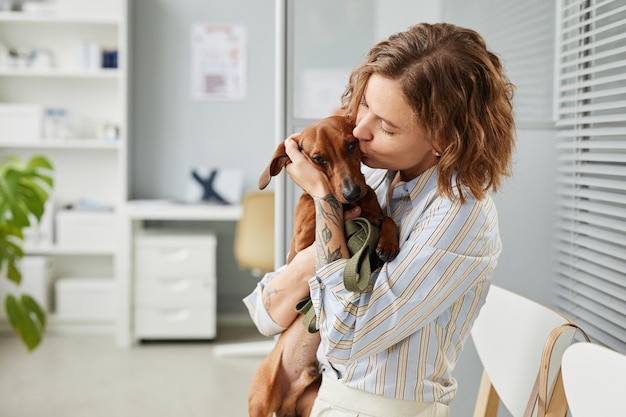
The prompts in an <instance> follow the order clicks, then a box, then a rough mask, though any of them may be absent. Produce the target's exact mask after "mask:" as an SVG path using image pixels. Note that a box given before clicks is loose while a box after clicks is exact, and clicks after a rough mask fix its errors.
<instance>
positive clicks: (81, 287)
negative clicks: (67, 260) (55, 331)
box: [55, 277, 117, 320]
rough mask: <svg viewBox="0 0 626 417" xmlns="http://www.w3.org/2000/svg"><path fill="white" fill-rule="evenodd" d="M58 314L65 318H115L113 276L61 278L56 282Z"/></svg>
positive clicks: (115, 302)
mask: <svg viewBox="0 0 626 417" xmlns="http://www.w3.org/2000/svg"><path fill="white" fill-rule="evenodd" d="M55 306H56V314H57V316H58V317H59V318H64V319H92V320H93V319H97V320H113V319H115V317H116V310H117V301H116V286H115V280H114V279H113V278H82V277H71V278H70V277H68V278H59V279H58V280H57V281H56V283H55Z"/></svg>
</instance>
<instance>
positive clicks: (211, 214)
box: [116, 200, 243, 347]
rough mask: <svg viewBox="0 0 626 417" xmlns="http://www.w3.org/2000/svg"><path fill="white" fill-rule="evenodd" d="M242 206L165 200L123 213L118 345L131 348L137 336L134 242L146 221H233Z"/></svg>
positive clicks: (131, 204) (133, 203) (127, 208)
mask: <svg viewBox="0 0 626 417" xmlns="http://www.w3.org/2000/svg"><path fill="white" fill-rule="evenodd" d="M242 211H243V209H242V207H241V206H240V205H229V206H225V205H209V204H178V203H173V202H168V201H161V200H139V201H130V202H128V203H127V204H126V206H125V207H124V210H123V213H122V230H121V231H120V236H121V239H120V245H119V248H118V250H119V262H118V265H116V272H117V273H116V275H117V277H118V283H119V288H118V302H119V306H118V311H119V315H118V320H117V324H116V327H117V331H116V343H117V345H118V346H120V347H129V346H131V345H132V344H133V343H134V342H135V340H134V336H133V315H132V303H133V287H134V285H133V270H134V268H133V240H134V235H135V233H136V232H137V231H138V230H139V229H140V228H141V226H142V222H143V221H145V220H164V221H232V222H235V221H237V220H239V219H240V218H241V215H242Z"/></svg>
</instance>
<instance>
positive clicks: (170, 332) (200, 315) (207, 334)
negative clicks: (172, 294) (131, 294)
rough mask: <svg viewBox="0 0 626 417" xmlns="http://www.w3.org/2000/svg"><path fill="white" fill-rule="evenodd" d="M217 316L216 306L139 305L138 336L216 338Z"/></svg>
mask: <svg viewBox="0 0 626 417" xmlns="http://www.w3.org/2000/svg"><path fill="white" fill-rule="evenodd" d="M215 315H216V312H215V308H188V307H161V308H157V307H155V308H136V309H135V335H136V336H137V337H138V338H139V339H213V338H215V333H216V324H215Z"/></svg>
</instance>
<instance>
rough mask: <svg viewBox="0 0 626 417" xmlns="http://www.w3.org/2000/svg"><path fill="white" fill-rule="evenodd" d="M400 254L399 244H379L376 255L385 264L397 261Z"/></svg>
mask: <svg viewBox="0 0 626 417" xmlns="http://www.w3.org/2000/svg"><path fill="white" fill-rule="evenodd" d="M399 252H400V246H398V244H397V243H396V244H387V245H384V244H381V243H379V244H378V246H377V247H376V255H378V258H379V259H380V260H381V261H383V262H389V261H393V260H394V259H396V256H398V253H399Z"/></svg>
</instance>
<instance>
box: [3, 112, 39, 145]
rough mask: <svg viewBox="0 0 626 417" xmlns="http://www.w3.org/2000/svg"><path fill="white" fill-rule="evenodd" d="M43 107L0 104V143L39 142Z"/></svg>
mask: <svg viewBox="0 0 626 417" xmlns="http://www.w3.org/2000/svg"><path fill="white" fill-rule="evenodd" d="M42 120H43V107H42V106H41V105H38V104H9V103H0V132H2V133H0V141H1V142H15V141H21V142H37V141H39V140H41V129H42Z"/></svg>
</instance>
